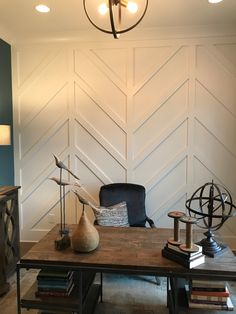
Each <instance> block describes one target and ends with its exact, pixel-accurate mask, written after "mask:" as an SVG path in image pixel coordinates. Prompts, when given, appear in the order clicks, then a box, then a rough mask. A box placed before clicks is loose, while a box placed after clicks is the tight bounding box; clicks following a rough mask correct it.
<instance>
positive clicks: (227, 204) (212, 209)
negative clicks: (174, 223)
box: [186, 181, 236, 257]
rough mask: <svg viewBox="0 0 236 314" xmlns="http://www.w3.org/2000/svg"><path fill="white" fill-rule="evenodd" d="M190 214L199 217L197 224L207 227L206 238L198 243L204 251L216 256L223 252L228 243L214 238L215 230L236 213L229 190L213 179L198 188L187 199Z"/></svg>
mask: <svg viewBox="0 0 236 314" xmlns="http://www.w3.org/2000/svg"><path fill="white" fill-rule="evenodd" d="M186 207H187V209H188V211H189V215H190V216H192V217H195V218H197V225H198V226H199V227H200V228H203V229H207V231H206V232H205V233H204V234H205V236H206V238H204V239H202V240H201V241H200V242H199V243H198V244H199V245H201V246H202V247H203V253H204V254H206V255H208V256H210V257H215V256H216V255H217V254H220V253H222V252H223V250H224V249H225V248H226V245H224V244H219V243H217V242H216V240H215V239H214V238H213V237H214V234H213V231H216V230H218V229H220V228H221V227H222V226H223V224H224V223H225V221H226V220H227V219H228V218H229V217H232V216H234V215H235V214H236V212H235V209H236V207H235V205H234V204H233V201H232V197H231V195H230V193H229V191H228V190H227V189H226V188H225V187H223V186H221V185H219V184H215V183H214V182H213V181H212V182H209V183H206V184H204V185H203V186H201V187H200V188H198V189H197V190H196V191H195V192H194V193H193V195H192V196H191V198H190V199H188V200H187V201H186Z"/></svg>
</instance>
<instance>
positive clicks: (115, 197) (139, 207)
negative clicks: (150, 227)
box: [99, 183, 147, 227]
mask: <svg viewBox="0 0 236 314" xmlns="http://www.w3.org/2000/svg"><path fill="white" fill-rule="evenodd" d="M145 198H146V190H145V187H144V186H142V185H138V184H133V183H111V184H107V185H103V186H101V188H100V192H99V200H100V205H101V206H111V205H114V204H117V203H120V202H122V201H125V202H126V203H127V209H128V219H129V224H130V226H132V227H145V223H146V218H147V216H146V209H145Z"/></svg>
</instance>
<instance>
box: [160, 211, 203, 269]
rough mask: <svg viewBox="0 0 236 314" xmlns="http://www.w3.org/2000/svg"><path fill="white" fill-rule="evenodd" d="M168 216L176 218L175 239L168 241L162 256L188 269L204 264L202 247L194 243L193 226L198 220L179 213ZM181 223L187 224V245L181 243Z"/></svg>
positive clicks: (171, 213) (175, 212)
mask: <svg viewBox="0 0 236 314" xmlns="http://www.w3.org/2000/svg"><path fill="white" fill-rule="evenodd" d="M168 216H169V217H171V218H174V239H169V240H168V241H167V244H166V246H165V247H164V249H163V250H162V255H163V256H164V257H166V258H168V259H171V260H173V261H175V262H177V263H179V264H181V265H183V266H185V267H187V268H193V267H196V266H198V265H201V264H202V263H204V262H205V255H203V254H202V247H201V246H199V245H196V244H194V243H193V242H192V226H193V225H194V224H195V223H196V219H194V218H192V217H189V216H186V215H185V214H184V213H183V212H178V211H174V212H170V213H169V214H168ZM179 221H181V222H183V223H185V224H186V239H185V243H181V241H180V237H179ZM177 222H178V223H177Z"/></svg>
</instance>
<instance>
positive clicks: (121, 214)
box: [91, 202, 129, 227]
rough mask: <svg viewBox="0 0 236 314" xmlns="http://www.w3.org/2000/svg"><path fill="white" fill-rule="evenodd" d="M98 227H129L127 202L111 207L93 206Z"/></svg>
mask: <svg viewBox="0 0 236 314" xmlns="http://www.w3.org/2000/svg"><path fill="white" fill-rule="evenodd" d="M91 207H92V209H93V212H94V215H95V218H96V221H97V223H98V225H100V226H112V227H128V226H129V222H128V212H127V205H126V202H121V203H119V204H115V205H112V206H109V207H104V206H91Z"/></svg>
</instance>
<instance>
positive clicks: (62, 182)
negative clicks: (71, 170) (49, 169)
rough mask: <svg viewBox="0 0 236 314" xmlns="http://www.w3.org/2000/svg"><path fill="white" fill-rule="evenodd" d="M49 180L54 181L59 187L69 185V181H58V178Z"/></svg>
mask: <svg viewBox="0 0 236 314" xmlns="http://www.w3.org/2000/svg"><path fill="white" fill-rule="evenodd" d="M49 179H50V180H53V181H55V182H56V183H57V184H58V185H61V186H66V185H70V182H69V181H64V180H60V179H59V178H56V177H51V178H49Z"/></svg>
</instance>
